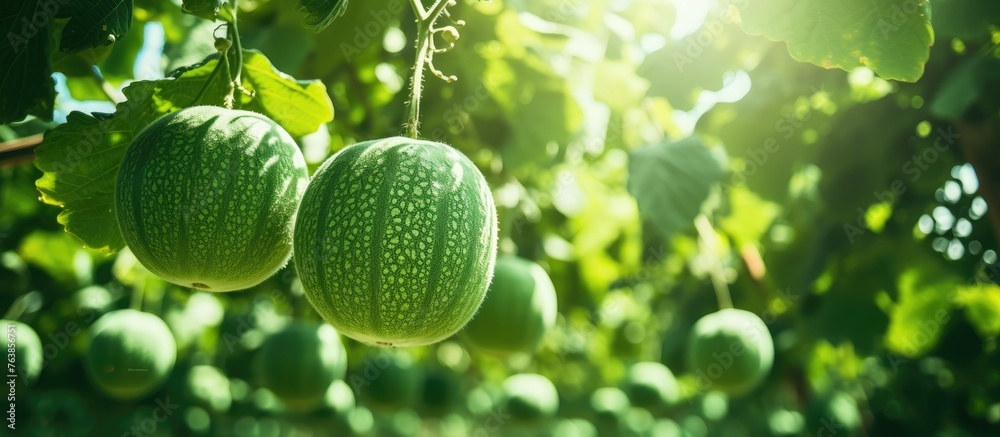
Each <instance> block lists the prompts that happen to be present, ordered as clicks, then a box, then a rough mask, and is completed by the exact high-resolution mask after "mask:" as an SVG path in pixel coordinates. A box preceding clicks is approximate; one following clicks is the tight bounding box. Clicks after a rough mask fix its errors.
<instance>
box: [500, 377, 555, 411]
mask: <svg viewBox="0 0 1000 437" xmlns="http://www.w3.org/2000/svg"><path fill="white" fill-rule="evenodd" d="M503 403H504V405H505V406H506V407H507V408H506V411H507V413H509V414H510V415H511V416H512V417H513V418H514V419H516V420H518V421H521V422H537V421H540V420H543V419H547V418H550V417H552V416H555V414H556V412H557V411H558V410H559V392H558V391H557V390H556V386H555V385H553V384H552V381H549V379H548V378H546V377H544V376H542V375H539V374H536V373H519V374H517V375H512V376H509V377H507V379H506V380H504V382H503Z"/></svg>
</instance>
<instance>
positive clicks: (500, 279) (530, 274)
mask: <svg viewBox="0 0 1000 437" xmlns="http://www.w3.org/2000/svg"><path fill="white" fill-rule="evenodd" d="M556 305H557V303H556V289H555V286H553V285H552V280H551V279H549V275H548V274H547V273H545V270H544V269H542V267H541V266H539V265H538V264H535V263H534V262H531V261H529V260H526V259H524V258H519V257H515V256H502V257H500V258H497V262H496V267H495V268H494V270H493V282H492V283H491V284H490V287H489V289H488V290H487V292H486V300H484V301H483V304H482V306H480V307H479V312H478V313H476V316H475V317H473V318H472V320H471V321H470V322H469V324H468V325H466V326H465V329H464V330H463V331H462V332H463V333H464V335H465V337H466V338H467V339H468V340H469V342H470V343H472V344H473V345H474V346H476V347H478V348H480V349H483V350H486V351H490V352H495V353H500V354H506V353H513V352H531V351H534V350H535V348H536V347H538V343H539V342H541V341H542V338H543V337H545V334H546V333H547V332H548V331H549V330H550V329H552V326H553V325H555V322H556Z"/></svg>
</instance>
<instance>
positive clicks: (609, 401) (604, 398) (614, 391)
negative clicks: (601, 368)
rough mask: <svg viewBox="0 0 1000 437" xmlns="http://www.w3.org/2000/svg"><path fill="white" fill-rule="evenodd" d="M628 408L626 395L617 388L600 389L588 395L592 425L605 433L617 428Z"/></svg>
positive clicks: (629, 403)
mask: <svg viewBox="0 0 1000 437" xmlns="http://www.w3.org/2000/svg"><path fill="white" fill-rule="evenodd" d="M630 406H631V402H629V399H628V395H626V394H625V392H623V391H622V390H621V389H619V388H618V387H601V388H599V389H597V390H594V392H593V393H591V394H590V408H591V409H592V410H593V411H594V423H595V424H596V425H597V427H598V428H600V429H602V430H604V431H605V432H610V431H612V430H615V429H617V428H618V423H619V422H620V421H621V419H622V417H623V416H624V415H625V412H626V411H628V409H629V407H630Z"/></svg>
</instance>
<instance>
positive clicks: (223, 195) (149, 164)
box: [115, 106, 309, 291]
mask: <svg viewBox="0 0 1000 437" xmlns="http://www.w3.org/2000/svg"><path fill="white" fill-rule="evenodd" d="M308 177H309V176H308V173H307V171H306V163H305V159H303V157H302V152H301V151H299V148H298V146H296V144H295V141H293V140H292V137H291V136H289V135H288V133H287V132H285V130H284V129H282V128H281V126H279V125H278V124H277V123H275V122H274V121H272V120H271V119H269V118H267V117H265V116H263V115H260V114H256V113H253V112H248V111H240V110H232V109H225V108H219V107H215V106H195V107H191V108H186V109H182V110H180V111H177V112H173V113H170V114H167V115H164V116H163V117H160V118H158V119H157V120H156V121H154V122H153V123H151V124H150V125H149V126H147V127H146V128H145V129H143V130H142V132H140V133H139V134H138V135H137V136H136V137H135V139H134V140H132V144H131V145H129V147H128V150H127V151H126V152H125V157H124V159H123V160H122V165H121V168H120V170H119V171H118V180H117V185H116V187H115V214H116V216H117V219H118V224H119V226H120V227H121V231H122V236H123V237H124V238H125V243H126V244H128V246H129V247H130V248H131V249H132V253H133V254H134V255H135V258H136V259H137V260H139V262H140V263H141V264H142V265H143V266H145V267H146V268H147V269H149V271H151V272H153V273H154V274H156V275H157V276H159V277H161V278H163V279H165V280H167V281H169V282H172V283H174V284H178V285H182V286H185V287H193V288H198V289H203V290H210V291H232V290H242V289H245V288H249V287H252V286H254V285H257V284H259V283H260V282H262V281H263V280H264V279H267V277H269V276H271V275H273V274H274V272H276V271H278V269H280V268H281V267H282V266H284V265H285V263H286V262H287V261H288V259H289V257H290V256H291V250H292V228H293V225H294V219H295V211H296V208H298V204H299V200H300V199H301V197H302V193H303V192H305V189H306V185H307V184H308Z"/></svg>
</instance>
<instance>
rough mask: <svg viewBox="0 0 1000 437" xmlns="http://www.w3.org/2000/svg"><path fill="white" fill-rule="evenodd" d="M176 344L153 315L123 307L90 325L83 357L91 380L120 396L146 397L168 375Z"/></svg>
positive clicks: (125, 398)
mask: <svg viewBox="0 0 1000 437" xmlns="http://www.w3.org/2000/svg"><path fill="white" fill-rule="evenodd" d="M176 359H177V344H176V343H175V342H174V336H173V334H171V333H170V329H169V328H167V324H166V323H164V322H163V320H161V319H160V318H159V317H156V316H155V315H152V314H149V313H144V312H140V311H136V310H131V309H125V310H117V311H112V312H109V313H107V314H105V315H103V316H101V318H99V319H97V321H96V322H94V324H93V325H91V326H90V344H89V345H88V347H87V355H86V357H85V358H84V360H85V365H86V368H87V374H88V376H89V377H90V380H91V382H92V383H93V384H94V386H96V387H97V388H98V390H100V391H101V392H103V393H104V394H106V395H108V396H110V397H112V398H116V399H121V400H133V399H139V398H142V397H145V396H147V395H149V394H150V393H152V392H153V391H155V390H156V389H157V388H159V387H160V385H161V384H162V383H163V381H165V380H166V379H167V376H169V375H170V371H171V370H172V369H173V367H174V362H175V361H176Z"/></svg>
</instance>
